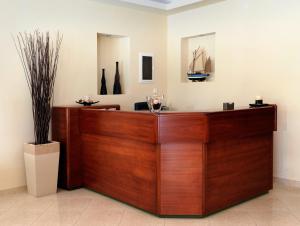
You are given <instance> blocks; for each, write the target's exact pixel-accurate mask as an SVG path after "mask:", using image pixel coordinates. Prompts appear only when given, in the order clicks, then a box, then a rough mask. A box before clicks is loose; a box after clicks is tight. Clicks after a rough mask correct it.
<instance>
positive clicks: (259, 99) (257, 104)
mask: <svg viewBox="0 0 300 226" xmlns="http://www.w3.org/2000/svg"><path fill="white" fill-rule="evenodd" d="M268 105H269V104H264V102H263V99H262V97H261V96H256V97H255V103H254V104H249V106H250V107H265V106H268Z"/></svg>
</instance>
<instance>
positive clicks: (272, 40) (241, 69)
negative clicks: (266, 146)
mask: <svg viewBox="0 0 300 226" xmlns="http://www.w3.org/2000/svg"><path fill="white" fill-rule="evenodd" d="M299 12H300V1H298V0H289V1H286V0H227V1H223V2H220V3H217V4H214V5H209V6H206V7H203V8H198V9H194V10H190V11H186V12H182V13H179V14H175V15H171V16H169V17H168V54H167V59H168V68H167V70H168V72H167V74H168V84H167V90H168V100H169V102H170V104H171V105H172V106H173V107H174V108H176V109H181V110H201V109H207V108H220V109H221V107H222V103H223V102H226V101H234V102H235V104H236V105H237V106H247V105H248V104H249V103H251V102H253V101H254V98H255V96H256V95H262V96H263V97H264V100H265V102H267V103H275V104H277V105H278V132H276V135H275V144H274V146H275V156H274V158H275V160H274V166H275V169H274V171H275V176H277V177H282V178H286V179H290V180H298V181H300V164H299V159H300V151H299V147H300V139H299V135H298V132H299V128H300V120H299V115H300V89H299V87H300V86H299V85H300V76H299V72H300V54H299V53H300V28H299V21H300V13H299ZM211 32H216V39H215V58H216V59H215V60H216V64H215V76H214V79H213V81H212V82H203V83H184V82H182V81H181V74H180V71H181V69H180V65H181V64H180V42H181V38H182V37H186V36H193V35H199V34H206V33H211Z"/></svg>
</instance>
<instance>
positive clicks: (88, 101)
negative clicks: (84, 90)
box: [76, 96, 99, 106]
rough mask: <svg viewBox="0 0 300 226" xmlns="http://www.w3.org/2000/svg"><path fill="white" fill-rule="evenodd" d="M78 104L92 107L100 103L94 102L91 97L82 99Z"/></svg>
mask: <svg viewBox="0 0 300 226" xmlns="http://www.w3.org/2000/svg"><path fill="white" fill-rule="evenodd" d="M76 103H77V104H82V105H83V106H92V105H93V104H97V103H99V101H93V100H92V99H91V97H89V96H84V97H83V98H82V99H79V100H78V101H76Z"/></svg>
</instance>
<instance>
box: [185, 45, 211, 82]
mask: <svg viewBox="0 0 300 226" xmlns="http://www.w3.org/2000/svg"><path fill="white" fill-rule="evenodd" d="M209 73H211V59H210V57H209V56H207V54H206V51H205V49H201V48H200V46H199V47H198V49H196V50H195V51H193V61H192V62H191V64H190V66H189V72H188V73H187V76H188V79H189V80H191V81H193V82H202V81H205V80H206V78H207V77H208V76H209Z"/></svg>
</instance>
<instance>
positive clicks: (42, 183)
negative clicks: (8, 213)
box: [24, 142, 59, 197]
mask: <svg viewBox="0 0 300 226" xmlns="http://www.w3.org/2000/svg"><path fill="white" fill-rule="evenodd" d="M24 160H25V168H26V182H27V190H28V193H29V194H32V195H34V196H36V197H40V196H45V195H49V194H54V193H56V191H57V177H58V164H59V143H58V142H51V143H48V144H41V145H34V144H24Z"/></svg>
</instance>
